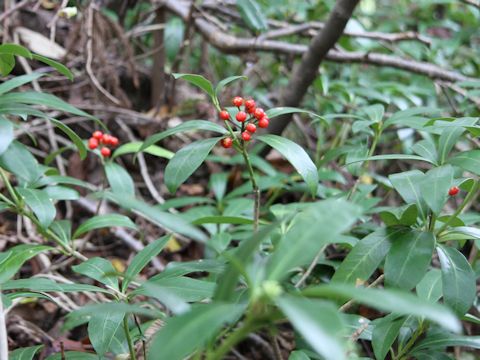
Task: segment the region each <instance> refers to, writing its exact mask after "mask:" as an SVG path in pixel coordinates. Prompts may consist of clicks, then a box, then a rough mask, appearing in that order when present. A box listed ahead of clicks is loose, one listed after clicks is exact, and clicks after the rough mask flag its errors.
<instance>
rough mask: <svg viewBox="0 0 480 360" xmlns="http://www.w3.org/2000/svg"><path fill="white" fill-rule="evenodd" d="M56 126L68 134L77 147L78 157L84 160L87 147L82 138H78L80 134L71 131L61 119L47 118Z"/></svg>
mask: <svg viewBox="0 0 480 360" xmlns="http://www.w3.org/2000/svg"><path fill="white" fill-rule="evenodd" d="M49 120H50V121H51V122H52V123H53V124H54V125H55V126H56V127H58V128H59V129H60V130H62V131H63V132H64V133H65V135H67V136H68V138H69V139H70V140H72V142H73V143H74V144H75V146H76V147H77V149H78V153H79V155H80V159H82V160H84V159H85V158H86V157H87V148H86V147H85V143H84V142H83V140H82V139H81V138H80V136H78V135H77V133H76V132H75V131H73V130H72V129H71V128H70V127H68V126H67V125H65V124H64V123H62V122H61V121H58V120H55V119H51V118H50V119H49Z"/></svg>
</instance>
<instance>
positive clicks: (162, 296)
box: [131, 279, 205, 315]
mask: <svg viewBox="0 0 480 360" xmlns="http://www.w3.org/2000/svg"><path fill="white" fill-rule="evenodd" d="M192 280H193V279H192ZM171 289H172V287H170V288H167V287H165V286H163V285H161V284H160V285H159V284H157V283H156V282H155V281H153V280H152V279H150V280H149V281H145V282H144V283H142V284H141V287H139V288H137V289H135V290H134V291H133V292H132V293H131V294H132V295H137V294H141V295H144V296H149V297H152V298H155V299H157V300H158V301H160V303H162V304H163V305H164V306H165V307H166V308H167V309H169V310H170V311H171V312H172V313H173V314H175V315H180V314H183V313H185V312H187V311H189V310H190V309H191V306H190V304H189V303H187V302H186V301H185V300H184V299H182V298H181V297H179V296H178V295H177V294H176V293H178V291H177V292H176V293H174V292H172V291H171ZM204 298H205V297H204Z"/></svg>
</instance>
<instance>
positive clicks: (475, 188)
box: [437, 180, 480, 235]
mask: <svg viewBox="0 0 480 360" xmlns="http://www.w3.org/2000/svg"><path fill="white" fill-rule="evenodd" d="M479 187H480V183H479V181H478V180H476V181H475V184H473V186H472V188H471V189H470V191H469V192H468V194H467V196H466V197H465V199H464V200H463V202H462V204H461V205H460V206H459V207H458V208H457V210H456V211H455V212H454V213H453V214H452V215H451V216H450V217H449V218H448V220H447V221H446V222H445V224H443V226H442V227H441V228H440V229H439V230H438V231H437V235H440V234H441V233H442V232H443V231H445V229H446V228H447V227H448V225H450V223H451V222H452V221H453V220H454V219H455V218H456V217H457V216H458V215H460V213H461V212H462V211H463V209H465V206H467V204H468V203H469V202H470V201H473V199H474V198H475V196H476V195H477V192H478V189H479Z"/></svg>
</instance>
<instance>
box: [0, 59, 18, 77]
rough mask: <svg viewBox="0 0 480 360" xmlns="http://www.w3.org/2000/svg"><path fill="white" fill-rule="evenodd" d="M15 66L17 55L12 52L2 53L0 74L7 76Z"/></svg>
mask: <svg viewBox="0 0 480 360" xmlns="http://www.w3.org/2000/svg"><path fill="white" fill-rule="evenodd" d="M14 67H15V57H14V56H13V55H11V54H0V74H1V75H2V76H7V75H8V74H10V72H11V71H12V70H13V68H14Z"/></svg>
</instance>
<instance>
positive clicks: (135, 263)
mask: <svg viewBox="0 0 480 360" xmlns="http://www.w3.org/2000/svg"><path fill="white" fill-rule="evenodd" d="M170 239H171V236H169V235H167V236H163V237H161V238H160V239H157V240H155V241H153V242H152V243H150V244H148V245H147V246H145V248H143V249H142V250H141V251H139V253H138V254H137V255H135V257H134V258H133V259H132V262H131V263H130V265H129V266H128V268H127V270H126V271H125V278H124V280H123V283H122V290H123V291H125V289H126V288H127V287H128V284H129V283H130V282H131V281H132V280H134V279H135V277H136V276H137V275H138V274H140V272H141V271H142V270H143V268H144V267H145V266H147V264H148V263H149V262H150V261H151V260H152V259H153V258H154V257H156V256H157V255H158V254H160V252H161V251H162V250H163V248H164V247H165V246H166V245H167V243H168V241H169V240H170Z"/></svg>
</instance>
